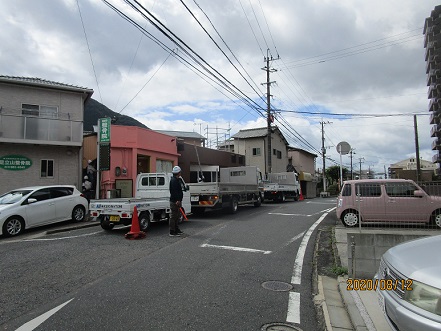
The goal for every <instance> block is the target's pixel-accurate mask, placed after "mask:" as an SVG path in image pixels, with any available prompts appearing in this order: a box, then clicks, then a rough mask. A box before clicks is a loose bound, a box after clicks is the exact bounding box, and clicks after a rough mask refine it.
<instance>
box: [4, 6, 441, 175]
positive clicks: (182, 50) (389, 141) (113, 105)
mask: <svg viewBox="0 0 441 331" xmlns="http://www.w3.org/2000/svg"><path fill="white" fill-rule="evenodd" d="M138 2H139V3H140V4H142V6H143V8H141V7H139V6H136V4H135V2H134V1H128V0H127V1H123V0H108V3H109V4H110V5H109V4H106V2H104V1H101V0H34V1H29V0H14V1H1V2H0V31H1V32H0V45H1V46H0V75H9V76H23V77H39V78H42V79H47V80H52V81H56V82H61V83H67V84H73V85H78V86H81V87H87V88H91V89H93V90H94V94H93V98H94V99H96V100H97V101H99V102H101V103H103V104H104V105H106V106H107V107H109V108H110V109H112V110H114V111H116V112H121V113H122V114H124V115H129V116H132V117H134V118H136V119H137V120H139V121H141V122H142V123H144V124H145V125H147V126H148V127H149V128H151V129H153V130H182V131H196V132H198V133H201V134H202V135H204V136H206V134H207V131H208V133H209V145H211V146H212V147H214V146H215V144H216V142H217V141H219V142H221V141H222V140H224V139H225V138H226V137H228V136H229V135H233V134H235V133H236V132H238V131H239V130H240V129H245V128H255V127H265V126H266V119H265V117H264V116H263V115H264V114H266V93H267V92H266V85H262V83H264V82H266V79H267V78H266V72H265V71H263V70H262V68H263V67H265V65H266V63H265V62H264V59H265V58H266V57H267V55H269V57H270V58H273V61H271V63H270V66H271V68H273V69H275V70H277V71H275V70H274V72H272V73H271V75H270V81H271V82H273V83H272V84H271V95H272V99H271V107H272V109H273V110H272V112H273V114H274V116H275V124H276V125H278V126H279V127H280V128H281V130H282V132H283V133H284V135H285V138H286V139H287V140H288V142H289V143H290V145H291V146H294V147H298V148H301V149H304V150H307V151H310V152H312V153H315V154H319V153H320V151H321V145H322V140H321V124H320V123H321V122H324V123H325V124H324V129H325V146H326V148H327V153H326V154H327V157H329V158H331V159H332V160H334V161H335V162H337V164H338V162H339V159H340V157H339V155H338V153H337V151H336V145H337V144H338V143H339V142H342V141H346V142H348V143H349V144H350V145H351V147H352V148H353V149H354V151H355V155H354V158H353V164H354V168H356V169H359V166H360V159H361V158H362V164H361V166H362V169H363V170H366V169H368V168H369V167H370V169H372V170H374V171H376V172H383V171H384V168H385V167H386V169H387V167H389V165H390V164H391V163H396V162H398V161H401V160H404V159H406V158H409V157H412V156H415V135H414V119H413V114H417V121H418V133H419V135H418V138H419V145H420V156H421V157H422V158H423V159H425V160H428V161H431V159H432V155H434V151H432V150H431V143H432V140H433V138H431V137H430V124H429V111H428V102H429V100H428V99H427V86H426V73H425V60H424V54H425V49H424V45H423V41H424V35H423V27H424V20H425V18H426V17H428V16H430V14H431V11H432V10H433V9H434V7H435V6H436V5H437V2H438V1H435V0H423V1H422V0H387V1H384V0H369V1H365V0H338V1H337V0H335V1H331V0H222V1H221V0H195V1H193V0H182V1H179V0H138ZM130 3H132V4H134V6H135V8H138V9H139V11H136V10H135V9H134V8H133V7H131V6H129V4H130ZM111 6H113V7H114V8H111ZM116 10H119V11H120V13H117V11H116ZM140 12H141V13H143V14H140ZM124 17H125V18H124ZM152 17H154V18H153V19H152ZM147 18H150V19H151V20H153V23H155V22H156V23H155V24H156V25H158V27H160V28H161V29H162V30H163V31H164V33H165V34H167V35H168V36H169V37H167V36H166V35H165V34H164V33H162V32H161V31H160V30H159V29H158V28H157V27H155V26H154V25H153V24H152V22H149V21H148V20H147ZM155 19H156V21H154V20H155ZM129 20H131V21H132V22H129ZM135 25H137V26H135ZM204 29H205V31H206V32H205V31H204ZM177 40H179V41H177ZM365 115H370V116H365ZM377 115H388V116H377ZM207 128H208V130H207ZM216 128H217V130H216ZM216 131H217V133H218V134H217V135H216ZM342 159H343V164H344V165H346V166H347V167H350V158H349V156H347V155H344V156H343V157H342ZM335 164H336V163H334V162H333V161H331V160H327V161H326V165H327V166H330V165H335ZM321 167H322V158H321V157H320V156H319V157H318V158H317V168H321Z"/></svg>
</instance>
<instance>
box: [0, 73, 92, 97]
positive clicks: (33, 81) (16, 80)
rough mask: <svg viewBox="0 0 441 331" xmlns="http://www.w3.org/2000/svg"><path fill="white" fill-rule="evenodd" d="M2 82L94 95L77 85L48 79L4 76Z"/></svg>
mask: <svg viewBox="0 0 441 331" xmlns="http://www.w3.org/2000/svg"><path fill="white" fill-rule="evenodd" d="M0 82H4V83H12V84H21V85H32V86H42V87H48V88H56V89H63V90H76V91H81V92H88V93H90V94H92V93H93V90H92V89H89V88H87V87H81V86H76V85H70V84H64V83H58V82H54V81H50V80H46V79H41V78H38V77H18V76H2V75H0Z"/></svg>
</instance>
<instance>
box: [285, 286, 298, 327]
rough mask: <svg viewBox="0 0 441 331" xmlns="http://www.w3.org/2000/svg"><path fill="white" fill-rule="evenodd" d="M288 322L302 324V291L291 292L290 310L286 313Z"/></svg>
mask: <svg viewBox="0 0 441 331" xmlns="http://www.w3.org/2000/svg"><path fill="white" fill-rule="evenodd" d="M286 321H287V322H288V323H297V324H300V293H297V292H289V301H288V312H287V313H286Z"/></svg>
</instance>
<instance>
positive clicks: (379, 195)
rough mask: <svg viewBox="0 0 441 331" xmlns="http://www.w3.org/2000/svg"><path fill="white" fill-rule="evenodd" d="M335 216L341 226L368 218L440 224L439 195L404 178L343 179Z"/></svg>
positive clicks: (365, 221) (366, 221) (364, 221)
mask: <svg viewBox="0 0 441 331" xmlns="http://www.w3.org/2000/svg"><path fill="white" fill-rule="evenodd" d="M336 213H337V217H338V218H339V219H340V220H341V221H342V223H343V224H344V225H345V226H349V227H353V226H356V225H357V224H359V220H360V217H361V221H362V223H368V222H401V221H404V222H412V223H414V222H417V223H427V224H433V225H436V226H437V227H439V228H441V197H438V196H430V195H428V194H427V193H426V192H425V191H424V190H423V189H422V188H421V187H419V186H418V185H417V184H416V183H415V182H414V181H412V180H407V179H364V180H348V181H346V182H344V184H343V187H342V190H341V192H340V194H339V196H338V198H337V209H336Z"/></svg>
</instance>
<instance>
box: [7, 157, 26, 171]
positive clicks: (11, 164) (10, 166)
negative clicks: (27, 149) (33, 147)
mask: <svg viewBox="0 0 441 331" xmlns="http://www.w3.org/2000/svg"><path fill="white" fill-rule="evenodd" d="M31 165H32V160H31V159H29V158H27V157H26V156H22V155H5V156H2V157H0V168H2V169H5V170H13V171H19V170H26V169H28V168H29V167H30V166H31Z"/></svg>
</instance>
